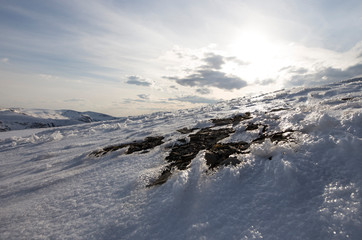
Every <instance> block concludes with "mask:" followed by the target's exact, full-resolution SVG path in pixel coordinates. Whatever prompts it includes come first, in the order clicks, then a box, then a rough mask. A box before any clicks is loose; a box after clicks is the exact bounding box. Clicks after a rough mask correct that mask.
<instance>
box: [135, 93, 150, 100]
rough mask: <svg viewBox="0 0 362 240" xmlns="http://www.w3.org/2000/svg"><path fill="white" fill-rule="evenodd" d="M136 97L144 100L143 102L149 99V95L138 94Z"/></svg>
mask: <svg viewBox="0 0 362 240" xmlns="http://www.w3.org/2000/svg"><path fill="white" fill-rule="evenodd" d="M137 97H139V98H140V99H144V100H148V99H150V95H149V94H138V95H137Z"/></svg>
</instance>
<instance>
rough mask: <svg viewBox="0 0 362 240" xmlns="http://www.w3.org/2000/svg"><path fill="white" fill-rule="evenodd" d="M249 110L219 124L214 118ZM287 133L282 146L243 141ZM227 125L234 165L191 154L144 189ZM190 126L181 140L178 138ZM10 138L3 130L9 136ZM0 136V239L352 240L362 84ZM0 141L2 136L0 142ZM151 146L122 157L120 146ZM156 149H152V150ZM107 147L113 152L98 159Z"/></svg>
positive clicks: (360, 215)
mask: <svg viewBox="0 0 362 240" xmlns="http://www.w3.org/2000/svg"><path fill="white" fill-rule="evenodd" d="M246 112H249V113H250V117H251V118H250V119H247V120H245V121H247V122H245V121H240V122H236V123H235V124H229V125H225V126H215V120H214V121H213V120H212V119H228V118H233V117H235V116H239V115H243V114H244V115H243V116H245V113H246ZM257 125H258V126H264V125H267V126H268V131H270V133H277V132H282V131H286V130H288V129H292V130H293V132H291V135H290V140H286V141H273V139H272V138H270V139H268V138H265V139H264V140H263V141H254V139H256V138H257V137H258V136H259V135H260V134H261V132H262V127H260V128H256V127H255V128H253V127H251V128H250V131H249V130H247V128H248V126H257ZM225 127H230V128H231V127H232V128H233V131H230V135H229V136H227V137H225V138H224V139H222V140H220V141H219V142H218V144H220V145H222V144H227V143H236V142H240V141H244V142H246V143H249V144H250V147H249V149H248V150H247V151H245V152H243V153H235V154H234V155H233V157H235V158H237V159H238V160H239V162H238V164H236V165H235V166H233V165H226V166H219V167H217V168H215V169H211V170H210V169H209V167H208V165H207V161H206V158H205V154H206V153H207V150H203V149H201V150H200V151H199V152H198V153H197V155H196V156H195V157H194V158H193V159H192V160H191V162H190V164H189V165H188V166H187V167H186V168H185V169H178V168H173V169H172V171H171V172H172V174H171V176H170V177H169V178H168V179H167V181H165V182H164V183H163V184H160V185H156V186H151V187H147V185H149V184H150V182H152V181H153V180H154V179H157V178H158V177H159V176H160V174H161V173H162V172H163V171H164V169H165V167H167V166H168V162H167V161H166V158H167V157H168V156H169V155H170V153H171V152H172V148H173V147H175V146H177V145H180V144H185V143H184V142H183V141H181V142H180V139H185V141H186V144H187V142H188V141H190V139H191V138H192V134H195V133H196V132H197V131H199V130H198V129H206V128H210V129H214V130H215V129H220V128H225ZM184 128H187V129H195V130H194V131H193V132H190V133H187V132H186V131H185V132H184V133H182V132H180V131H177V130H179V129H184ZM10 133H11V132H10ZM3 134H9V133H0V179H1V181H0V238H1V239H360V238H361V236H362V228H361V226H362V209H361V200H362V195H361V188H362V174H361V172H362V158H361V154H360V150H361V146H362V79H361V78H359V79H353V80H348V81H342V82H338V83H334V84H329V85H325V86H320V87H313V88H298V89H291V90H282V91H277V92H274V93H269V94H264V95H261V96H257V97H253V98H241V99H235V100H231V101H225V102H220V103H217V104H214V105H209V106H205V107H202V108H198V109H190V110H180V111H177V112H166V113H155V114H151V115H143V116H138V117H129V118H127V119H119V120H113V121H105V122H98V123H97V122H95V123H91V124H86V125H73V126H64V127H62V128H51V129H46V130H41V131H39V130H37V131H36V132H33V133H30V134H29V135H27V136H25V135H22V136H18V135H14V136H9V135H3ZM2 135H3V136H2ZM154 136H162V143H160V144H159V145H157V144H154V145H152V146H148V145H147V144H146V145H147V147H149V148H148V149H147V150H142V151H136V152H133V151H131V152H128V151H129V148H130V146H131V145H130V144H133V143H134V141H136V142H135V143H136V145H135V146H136V147H138V146H139V145H137V144H139V143H141V142H142V141H144V140H145V139H147V138H148V137H154ZM156 145H157V146H156ZM109 146H118V147H117V148H114V149H113V150H112V151H109V152H107V153H105V154H103V153H102V154H99V155H98V156H96V155H94V154H93V155H92V153H97V152H102V150H104V149H107V147H109Z"/></svg>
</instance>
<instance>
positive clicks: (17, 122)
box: [0, 108, 117, 132]
mask: <svg viewBox="0 0 362 240" xmlns="http://www.w3.org/2000/svg"><path fill="white" fill-rule="evenodd" d="M114 119H117V118H115V117H112V116H109V115H106V114H102V113H96V112H77V111H73V110H45V109H23V108H5V109H0V132H5V131H10V130H21V129H29V128H49V127H60V126H67V125H74V124H81V123H90V122H98V121H106V120H114Z"/></svg>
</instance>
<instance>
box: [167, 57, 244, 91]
mask: <svg viewBox="0 0 362 240" xmlns="http://www.w3.org/2000/svg"><path fill="white" fill-rule="evenodd" d="M225 59H226V58H225V57H224V56H221V55H217V54H214V53H206V54H205V57H204V58H201V59H199V60H201V61H202V62H203V63H204V64H203V65H201V66H199V67H197V68H196V69H192V70H190V69H188V71H187V72H190V74H188V75H186V76H185V77H169V76H164V77H163V78H165V79H169V80H173V81H176V83H178V84H180V85H182V86H188V87H199V89H203V90H202V91H201V90H199V89H198V90H196V91H197V92H199V93H201V94H207V93H210V92H206V91H205V89H206V88H207V87H216V88H220V89H225V90H233V89H240V88H243V87H245V86H247V83H246V81H244V80H243V79H241V78H239V77H237V76H234V75H229V74H227V73H225V72H223V71H222V70H221V69H222V65H224V64H225V63H226V61H225ZM229 59H230V58H229ZM231 60H233V61H235V60H237V59H236V58H235V57H231Z"/></svg>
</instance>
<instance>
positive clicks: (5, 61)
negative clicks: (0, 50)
mask: <svg viewBox="0 0 362 240" xmlns="http://www.w3.org/2000/svg"><path fill="white" fill-rule="evenodd" d="M1 62H2V63H7V62H9V58H2V59H1Z"/></svg>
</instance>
